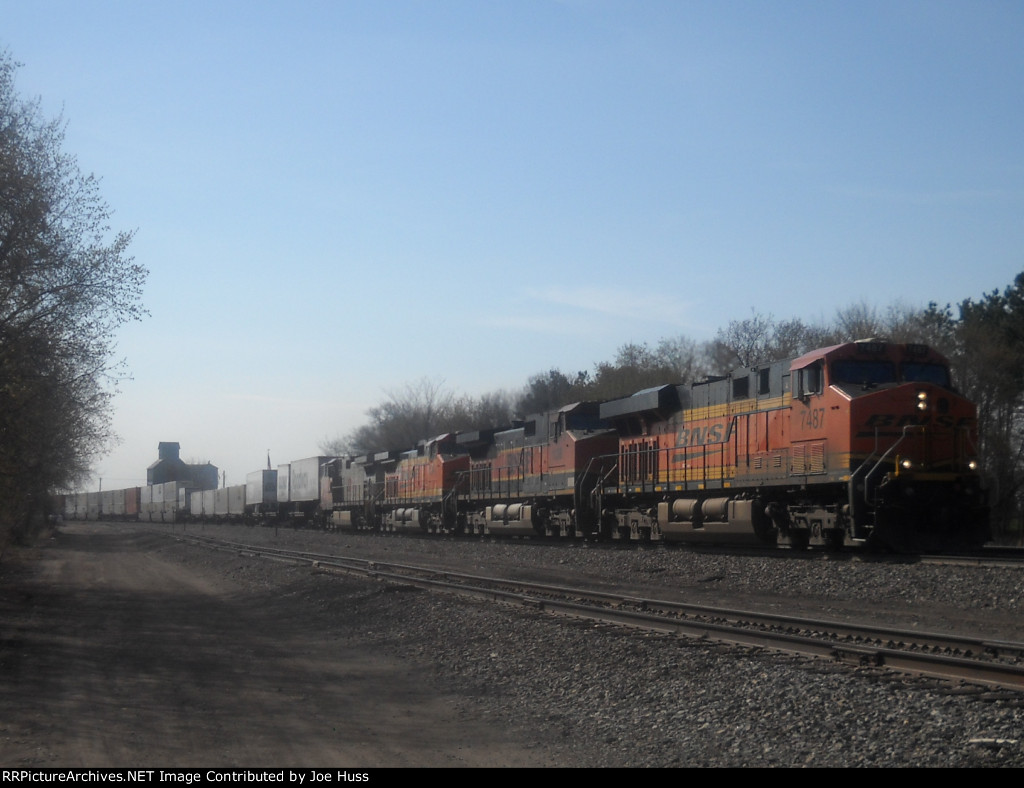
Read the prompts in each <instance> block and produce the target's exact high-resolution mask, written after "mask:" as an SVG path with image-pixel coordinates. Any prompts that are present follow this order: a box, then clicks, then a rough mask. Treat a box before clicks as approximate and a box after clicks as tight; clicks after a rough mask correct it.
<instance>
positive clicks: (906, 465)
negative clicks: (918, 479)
mask: <svg viewBox="0 0 1024 788" xmlns="http://www.w3.org/2000/svg"><path fill="white" fill-rule="evenodd" d="M900 467H901V468H903V470H905V471H909V470H910V469H911V468H913V467H914V461H913V460H908V459H904V460H903V461H902V462H901V463H900Z"/></svg>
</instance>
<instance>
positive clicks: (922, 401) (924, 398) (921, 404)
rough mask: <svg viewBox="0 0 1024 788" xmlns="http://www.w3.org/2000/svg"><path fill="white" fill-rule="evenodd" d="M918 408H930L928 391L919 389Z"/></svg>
mask: <svg viewBox="0 0 1024 788" xmlns="http://www.w3.org/2000/svg"><path fill="white" fill-rule="evenodd" d="M917 409H918V410H928V392H927V391H919V392H917Z"/></svg>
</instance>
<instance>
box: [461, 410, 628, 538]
mask: <svg viewBox="0 0 1024 788" xmlns="http://www.w3.org/2000/svg"><path fill="white" fill-rule="evenodd" d="M599 407H600V406H599V404H598V403H596V402H578V403H575V404H573V405H567V406H566V407H564V408H560V409H559V410H556V411H551V412H549V413H542V414H537V415H534V416H531V417H529V418H528V419H526V420H525V422H524V423H523V424H521V425H517V426H515V427H513V428H512V429H508V430H503V431H500V432H486V433H467V434H465V435H462V436H460V438H459V439H460V442H461V444H462V445H463V446H465V447H466V448H467V450H468V451H469V452H470V454H471V463H470V470H469V474H468V478H467V479H466V481H465V482H464V483H462V484H460V486H459V495H458V499H459V510H460V513H461V518H460V519H461V522H462V524H463V528H464V530H466V531H467V532H469V533H492V534H506V535H530V534H539V535H546V536H587V535H591V534H592V533H594V532H595V531H596V529H597V524H598V515H597V511H596V510H595V509H593V508H592V507H593V501H594V496H593V493H594V491H595V490H596V488H597V486H598V485H599V483H601V482H602V481H607V478H606V475H607V474H608V472H609V471H613V470H614V463H613V462H612V460H611V455H612V453H613V452H614V450H615V447H616V445H617V437H616V435H615V433H614V432H613V431H612V430H610V429H609V428H607V427H606V426H604V425H603V424H602V423H601V422H600V419H599ZM613 478H614V477H613Z"/></svg>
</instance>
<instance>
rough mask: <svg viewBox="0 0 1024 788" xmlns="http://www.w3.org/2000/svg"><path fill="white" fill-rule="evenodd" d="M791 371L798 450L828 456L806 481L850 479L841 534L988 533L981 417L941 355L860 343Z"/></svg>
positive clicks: (803, 361)
mask: <svg viewBox="0 0 1024 788" xmlns="http://www.w3.org/2000/svg"><path fill="white" fill-rule="evenodd" d="M791 374H792V375H793V405H792V416H791V426H792V433H793V453H794V458H796V457H798V455H799V453H800V450H801V447H803V448H804V449H805V450H806V451H807V453H808V455H810V454H811V453H812V452H813V455H814V456H815V457H819V456H820V457H822V458H823V459H822V464H821V465H820V466H817V467H808V468H807V470H808V471H810V472H812V473H814V474H816V477H815V478H811V473H809V474H808V479H807V481H806V484H807V485H809V486H815V485H830V484H835V483H842V484H843V485H845V498H846V500H845V502H844V504H843V505H841V506H837V508H836V509H835V511H836V513H837V517H835V518H834V520H832V522H831V523H830V525H831V527H832V531H831V534H830V535H831V537H832V538H833V539H837V538H838V535H839V534H840V533H842V534H843V535H844V538H845V539H849V540H851V541H854V542H868V543H872V544H878V545H883V546H886V547H889V548H893V549H899V550H916V549H929V548H935V549H938V548H941V547H948V546H950V545H953V544H955V543H957V542H958V541H959V542H961V543H962V544H965V545H976V544H980V543H982V542H984V540H985V539H986V538H987V518H986V516H985V511H986V509H985V502H984V495H983V493H982V490H981V483H980V477H979V476H978V473H977V418H976V414H975V410H974V406H973V405H972V404H971V403H970V402H968V401H967V400H966V399H965V398H963V397H962V396H960V395H959V394H958V393H957V392H956V391H955V390H954V389H953V387H952V383H951V377H950V372H949V365H948V363H947V362H946V360H945V359H944V358H943V357H942V356H941V355H939V354H938V353H936V352H935V351H933V350H931V349H930V348H928V347H926V346H924V345H913V344H908V345H903V344H894V343H885V342H875V341H867V342H854V343H849V344H845V345H838V346H835V347H832V348H825V349H823V350H821V351H817V352H816V353H814V354H809V355H808V356H804V357H802V358H800V359H796V360H794V361H793V363H792V365H791ZM796 464H797V463H794V465H796ZM840 529H841V530H840Z"/></svg>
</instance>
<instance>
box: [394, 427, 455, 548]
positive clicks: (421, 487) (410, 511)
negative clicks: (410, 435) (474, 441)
mask: <svg viewBox="0 0 1024 788" xmlns="http://www.w3.org/2000/svg"><path fill="white" fill-rule="evenodd" d="M468 470H469V455H468V454H467V453H466V451H465V449H463V448H462V447H460V446H459V445H458V443H457V442H456V436H455V433H445V434H444V435H439V436H437V437H435V438H430V439H429V440H425V441H421V442H420V444H419V446H417V447H416V448H415V449H412V450H410V451H407V452H403V453H402V454H400V455H399V457H398V459H397V460H396V461H395V467H394V470H392V471H389V472H387V473H385V476H384V490H383V494H382V495H381V496H380V506H379V510H380V517H381V522H382V525H383V527H384V528H385V530H389V531H423V532H426V533H449V532H454V531H455V530H457V511H456V501H455V488H456V484H457V482H458V480H459V479H460V478H462V477H464V476H465V473H466V471H468Z"/></svg>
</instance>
